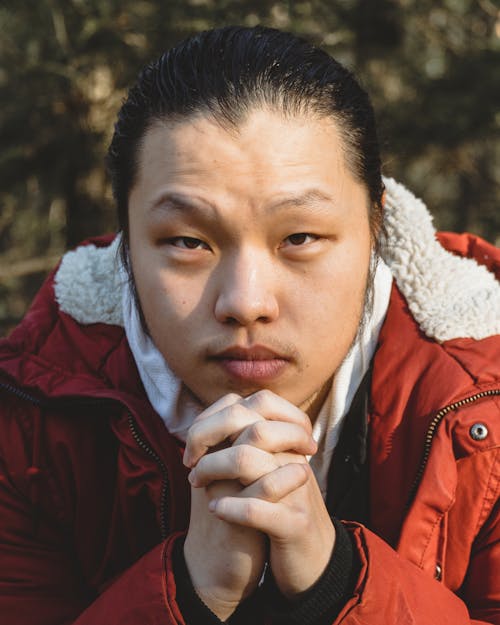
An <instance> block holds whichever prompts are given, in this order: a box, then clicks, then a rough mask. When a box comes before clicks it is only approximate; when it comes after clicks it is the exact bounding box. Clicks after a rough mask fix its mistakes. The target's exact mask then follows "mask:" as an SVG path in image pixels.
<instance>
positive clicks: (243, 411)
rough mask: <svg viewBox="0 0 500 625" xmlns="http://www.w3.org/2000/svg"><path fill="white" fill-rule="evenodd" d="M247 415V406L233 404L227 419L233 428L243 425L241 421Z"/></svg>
mask: <svg viewBox="0 0 500 625" xmlns="http://www.w3.org/2000/svg"><path fill="white" fill-rule="evenodd" d="M247 414H248V410H247V408H246V407H245V406H243V405H242V404H240V403H237V404H233V405H232V406H230V407H229V408H228V415H227V419H228V422H229V425H230V426H232V427H233V428H234V427H237V426H238V425H239V424H240V423H241V421H242V420H243V419H244V418H245V417H246V416H247Z"/></svg>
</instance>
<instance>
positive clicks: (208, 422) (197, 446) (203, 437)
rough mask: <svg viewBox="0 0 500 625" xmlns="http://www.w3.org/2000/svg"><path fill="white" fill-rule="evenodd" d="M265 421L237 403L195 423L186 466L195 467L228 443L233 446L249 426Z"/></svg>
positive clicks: (185, 459)
mask: <svg viewBox="0 0 500 625" xmlns="http://www.w3.org/2000/svg"><path fill="white" fill-rule="evenodd" d="M263 419H264V417H262V416H261V415H259V414H257V413H256V412H253V411H252V410H250V409H249V408H247V407H246V406H245V405H243V404H241V403H239V402H236V403H234V404H232V405H229V406H226V407H225V408H222V409H221V410H220V411H219V412H216V413H213V414H211V415H210V416H208V417H205V418H203V419H201V420H199V421H195V422H194V423H193V425H192V426H191V427H190V428H189V432H188V436H187V440H186V449H185V450H184V459H183V461H184V464H185V465H186V466H187V467H194V466H195V465H196V463H197V462H198V461H199V459H200V458H201V457H202V456H203V455H204V454H206V453H207V451H209V449H211V448H212V447H215V446H216V445H220V444H221V443H224V442H226V441H228V442H229V444H231V443H232V442H233V440H234V439H235V438H237V437H238V436H239V434H240V433H241V432H242V431H243V430H244V429H245V428H246V427H247V426H249V425H251V424H252V423H255V421H259V420H260V421H262V420H263Z"/></svg>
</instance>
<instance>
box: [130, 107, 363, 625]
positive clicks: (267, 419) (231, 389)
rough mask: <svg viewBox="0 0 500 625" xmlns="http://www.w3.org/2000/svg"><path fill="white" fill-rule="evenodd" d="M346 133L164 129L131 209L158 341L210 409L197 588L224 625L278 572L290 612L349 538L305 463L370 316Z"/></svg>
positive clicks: (195, 505)
mask: <svg viewBox="0 0 500 625" xmlns="http://www.w3.org/2000/svg"><path fill="white" fill-rule="evenodd" d="M344 158H345V155H344V153H343V151H342V144H341V141H340V139H339V136H338V133H337V129H336V127H335V123H334V122H333V121H332V120H330V119H318V118H315V117H314V116H307V117H300V118H292V119H285V118H283V117H282V116H281V115H280V114H279V113H276V112H271V111H266V110H254V111H253V112H251V114H250V115H249V116H248V117H247V118H246V119H245V120H244V121H242V123H241V125H240V126H239V127H238V128H236V129H235V128H233V129H231V131H228V130H226V129H224V128H222V127H221V126H220V125H217V124H216V123H215V122H214V121H213V120H211V119H210V118H209V117H203V116H198V117H196V118H192V119H189V120H186V121H184V122H181V123H177V124H169V123H157V124H156V125H154V126H153V127H152V128H151V129H150V130H149V131H148V133H147V134H146V136H145V138H144V142H143V144H142V149H141V152H140V155H139V167H138V176H137V179H136V181H135V184H134V186H133V188H132V191H131V194H130V202H129V217H130V253H131V261H132V268H133V273H134V279H135V283H136V286H137V291H138V295H139V299H140V303H141V306H142V311H143V314H144V318H145V321H146V324H147V327H148V330H149V332H150V334H151V336H152V338H153V340H154V342H155V344H156V346H157V347H158V349H159V350H160V351H161V352H162V354H163V355H164V357H165V359H166V360H167V362H168V363H169V365H170V367H171V368H172V369H173V370H174V372H175V373H176V374H177V375H178V376H179V377H180V378H181V379H182V380H183V382H184V383H185V385H186V386H187V387H188V388H189V389H190V390H191V391H192V393H193V394H194V395H196V397H198V398H199V399H200V400H201V401H202V402H203V404H205V406H206V409H205V410H204V411H203V412H202V414H201V415H200V416H199V417H198V418H197V419H196V421H195V422H194V423H193V425H192V426H191V428H190V430H189V432H188V438H187V441H186V450H185V454H184V463H185V464H186V465H187V466H188V467H190V468H191V473H190V476H189V480H190V482H191V487H192V488H191V517H190V522H189V528H188V532H187V537H186V541H185V545H184V556H185V559H186V564H187V567H188V571H189V573H190V577H191V581H192V583H193V585H194V588H195V590H196V592H197V593H198V595H199V596H200V597H201V599H202V600H203V601H204V603H205V604H206V605H207V606H208V607H209V608H210V609H211V610H212V611H213V612H214V613H215V614H217V615H218V617H219V618H220V619H221V620H225V619H227V618H228V617H229V616H230V615H231V614H232V613H233V612H234V610H235V609H236V607H237V606H238V604H239V602H240V601H241V600H242V599H244V598H245V597H247V596H248V595H250V594H251V593H252V592H253V591H254V590H255V588H256V586H257V584H258V581H259V579H260V577H261V575H262V570H263V566H264V562H266V561H267V562H268V563H269V566H270V569H271V571H272V573H273V577H274V579H275V581H276V583H277V585H278V588H279V589H280V590H281V591H282V592H283V593H284V594H285V595H286V596H288V597H294V596H296V595H297V594H300V593H302V592H304V591H305V590H307V589H308V588H310V587H311V586H312V585H313V584H314V583H315V581H316V580H317V579H318V578H319V577H320V575H321V573H322V572H323V571H324V569H325V567H326V566H327V563H328V560H329V559H330V555H331V553H332V550H333V547H334V544H335V529H334V527H333V524H332V522H331V519H330V517H329V514H328V511H327V510H326V507H325V504H324V502H323V499H322V496H321V493H320V490H319V487H318V484H317V482H316V480H315V478H314V476H313V475H312V472H311V470H310V469H309V467H308V465H307V462H306V458H305V457H306V455H309V454H314V453H315V451H316V443H315V442H314V441H313V439H312V436H311V431H312V426H311V422H312V421H313V420H314V418H315V417H316V415H317V412H318V409H319V407H320V405H321V402H322V401H323V399H324V396H325V393H326V391H327V389H328V386H329V384H330V382H331V379H332V376H333V375H334V373H335V371H336V369H337V368H338V366H339V365H340V363H341V362H342V360H343V358H344V357H345V356H346V354H347V352H348V350H349V348H350V346H351V344H352V341H353V339H354V337H355V335H356V331H357V328H358V326H359V323H360V318H361V314H362V310H363V304H364V299H365V291H366V283H367V276H368V271H369V259H370V250H371V237H370V227H369V219H368V204H367V194H366V190H365V188H364V187H363V185H362V184H361V183H360V182H358V181H357V180H356V179H355V178H354V176H353V175H352V174H351V172H350V170H349V168H348V167H347V166H346V163H345V160H344Z"/></svg>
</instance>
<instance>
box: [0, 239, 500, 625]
mask: <svg viewBox="0 0 500 625" xmlns="http://www.w3.org/2000/svg"><path fill="white" fill-rule="evenodd" d="M442 240H443V241H444V242H445V244H446V245H447V246H448V247H450V248H454V250H455V251H456V252H459V253H460V254H462V255H466V256H472V255H474V256H475V257H476V258H477V259H478V261H479V262H481V263H483V264H487V265H488V266H489V269H490V271H494V272H497V273H498V272H499V270H500V259H499V257H498V252H496V251H495V250H494V248H492V247H491V246H488V245H487V244H485V243H484V242H481V241H480V240H478V239H474V238H466V237H464V236H462V237H459V236H452V235H446V236H444V237H442ZM100 244H101V245H102V244H103V242H102V241H101V242H100ZM495 255H496V257H495ZM499 355H500V340H499V338H498V337H495V336H493V337H487V338H483V339H481V340H474V339H471V338H457V339H452V340H446V341H444V342H438V341H436V340H433V339H430V338H428V337H427V336H425V335H424V334H423V332H422V330H421V329H420V327H419V325H418V324H417V322H416V321H415V319H414V317H413V316H412V315H411V314H410V313H409V310H408V304H407V301H406V300H405V299H404V298H403V296H402V295H401V292H400V290H398V288H397V287H396V286H394V288H393V292H392V296H391V302H390V307H389V311H388V315H387V318H386V320H385V323H384V326H383V328H382V331H381V334H380V338H379V345H378V348H377V352H376V355H375V357H374V362H373V380H372V388H371V408H370V415H369V428H370V430H369V431H370V438H369V440H370V455H369V457H370V465H369V474H370V522H371V527H372V530H373V531H369V530H367V529H366V528H364V527H362V526H359V525H357V524H353V523H347V524H346V525H347V527H348V529H349V531H351V532H352V533H353V535H354V537H355V542H356V545H357V550H358V557H359V558H360V559H361V562H362V570H361V574H360V577H359V580H358V583H357V587H356V592H355V594H354V596H353V597H352V598H351V599H350V600H349V601H348V602H347V604H346V605H345V607H344V609H343V610H342V612H341V613H340V615H339V617H338V619H337V621H336V622H341V623H342V624H343V625H351V624H352V625H354V624H356V625H358V624H365V623H366V624H370V625H377V624H380V625H388V624H398V625H403V624H406V623H408V624H410V623H414V624H415V625H424V624H425V625H430V624H436V623H439V624H444V623H450V624H452V625H465V624H467V623H470V622H476V623H477V622H486V623H496V624H497V625H498V624H500V566H499V562H500V509H499V507H498V503H495V502H497V501H498V494H499V489H500V447H499V443H500V419H499V416H500V410H499V408H500V379H499V365H498V362H499ZM0 384H1V388H0V419H1V421H0V423H1V425H0V621H1V622H2V623H8V624H9V625H33V624H36V625H62V624H63V623H73V622H75V623H77V624H78V625H101V624H102V625H115V624H118V623H119V624H120V625H147V624H151V625H152V624H155V625H159V624H162V625H167V624H174V623H176V624H177V623H179V624H182V623H184V620H183V617H182V615H181V614H180V611H179V608H178V606H177V604H176V600H175V580H174V578H173V574H172V567H171V551H172V546H173V544H174V541H175V540H176V538H177V537H178V536H180V535H181V534H182V533H183V532H184V531H185V530H186V527H187V522H188V511H189V489H188V482H187V479H186V470H185V468H184V466H183V465H182V462H181V455H182V448H181V445H180V444H179V442H178V441H177V440H176V439H175V438H174V437H172V436H171V435H169V433H168V432H167V430H166V428H165V426H164V424H163V422H162V421H161V419H160V418H159V417H158V415H157V414H156V413H155V412H154V410H153V409H152V407H151V405H150V404H149V402H148V401H147V399H146V397H145V393H144V390H143V387H142V385H141V382H140V378H139V376H138V372H137V369H136V366H135V363H134V361H133V357H132V355H131V353H130V350H129V347H128V345H127V341H126V338H125V336H124V332H123V329H122V328H121V327H119V326H117V325H109V324H104V323H92V324H90V325H83V324H81V323H78V322H77V321H75V319H73V318H72V317H71V316H70V315H69V314H67V313H65V312H62V311H61V309H60V308H59V306H58V304H57V303H56V301H55V299H54V276H51V277H50V278H49V279H48V280H47V282H46V283H45V285H44V286H43V288H42V289H41V291H40V293H39V294H38V296H37V298H36V299H35V301H34V303H33V305H32V307H31V309H30V311H29V312H28V314H27V315H26V317H25V319H24V321H23V322H22V324H21V325H20V326H19V327H18V328H17V329H16V330H15V331H14V332H13V333H12V334H11V336H10V337H9V339H8V340H5V341H3V342H1V343H0ZM436 578H437V579H436ZM471 619H477V620H472V621H471Z"/></svg>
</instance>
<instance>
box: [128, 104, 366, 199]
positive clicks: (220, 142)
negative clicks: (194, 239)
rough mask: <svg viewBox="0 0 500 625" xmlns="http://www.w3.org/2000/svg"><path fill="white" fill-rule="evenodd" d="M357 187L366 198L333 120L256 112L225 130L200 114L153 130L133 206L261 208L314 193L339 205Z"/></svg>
mask: <svg viewBox="0 0 500 625" xmlns="http://www.w3.org/2000/svg"><path fill="white" fill-rule="evenodd" d="M353 185H354V186H356V187H359V188H361V191H362V193H363V195H364V196H365V195H366V194H365V193H364V189H363V188H362V186H361V185H360V184H359V183H358V182H357V181H355V180H354V178H353V176H352V175H351V173H350V172H349V170H348V168H347V167H346V165H345V158H344V149H343V144H342V141H341V138H340V134H339V132H338V129H337V127H336V124H335V122H334V120H333V119H332V118H318V117H311V116H305V115H304V116H297V117H290V118H286V117H284V116H283V115H282V114H280V113H277V112H273V111H267V110H254V111H252V112H251V113H250V114H249V115H248V116H247V118H246V119H245V120H244V121H243V122H242V123H241V124H240V125H238V126H237V127H231V128H226V127H224V126H222V125H220V124H219V123H217V121H215V120H214V119H213V118H211V117H209V116H201V115H199V116H194V117H192V118H188V119H186V120H185V121H181V122H178V121H176V122H168V121H160V122H156V123H155V124H154V125H153V126H152V127H151V128H149V129H148V131H147V132H146V134H145V136H144V138H143V141H142V144H141V146H140V150H139V153H138V171H137V177H136V182H135V184H134V186H133V188H132V191H131V197H130V200H131V202H130V206H131V209H133V206H134V205H135V204H136V203H137V202H136V200H137V199H140V204H141V206H145V205H147V206H151V205H152V204H154V202H155V201H158V198H159V197H161V196H162V194H166V193H169V192H179V193H181V194H187V195H192V194H196V195H201V196H203V197H205V196H206V199H207V200H208V201H212V200H213V201H214V202H215V203H216V204H219V203H224V202H226V201H228V202H230V203H231V204H233V203H235V202H236V204H237V203H238V202H241V203H245V204H249V205H255V206H257V205H265V204H266V203H275V202H276V201H279V200H280V198H281V197H282V196H290V195H300V194H304V193H309V192H310V191H311V190H312V191H314V192H317V194H318V195H320V194H323V195H325V196H329V197H332V198H333V200H334V202H335V201H338V202H339V203H340V202H341V201H342V198H343V196H344V195H345V194H346V193H347V194H349V193H350V192H351V191H352V188H351V187H353ZM358 192H359V189H358ZM139 195H140V198H138V196H139Z"/></svg>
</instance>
